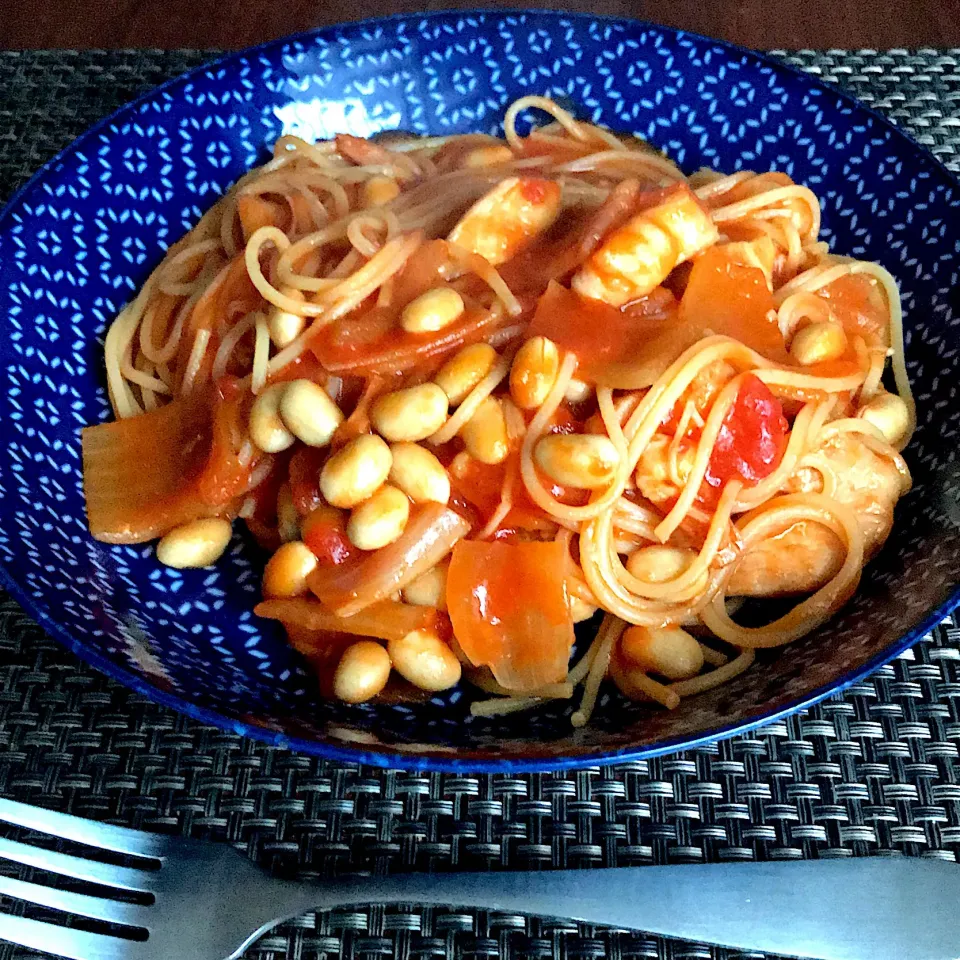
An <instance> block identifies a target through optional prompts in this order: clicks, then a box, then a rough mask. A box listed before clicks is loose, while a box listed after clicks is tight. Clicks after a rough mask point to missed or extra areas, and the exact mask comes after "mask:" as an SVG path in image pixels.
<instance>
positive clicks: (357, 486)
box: [320, 433, 393, 508]
mask: <svg viewBox="0 0 960 960" xmlns="http://www.w3.org/2000/svg"><path fill="white" fill-rule="evenodd" d="M392 464H393V455H392V454H391V453H390V448H389V447H388V446H387V445H386V443H384V442H383V440H381V439H380V437H378V436H375V435H374V434H370V433H365V434H363V435H361V436H359V437H354V439H353V440H351V441H350V442H349V443H348V444H346V446H344V447H343V449H342V450H338V451H337V452H336V453H335V454H334V455H333V456H332V457H331V458H330V459H329V460H328V461H327V462H326V463H325V464H324V466H323V470H322V471H321V472H320V492H321V493H322V494H323V496H324V498H325V499H326V501H327V503H329V504H330V505H331V506H333V507H344V508H349V507H355V506H356V505H357V504H358V503H362V502H363V501H364V500H366V499H367V498H368V497H370V496H371V494H373V493H374V491H376V490H377V489H378V488H379V487H380V486H381V485H382V484H383V483H384V481H385V480H386V479H387V476H388V475H389V473H390V467H391V465H392Z"/></svg>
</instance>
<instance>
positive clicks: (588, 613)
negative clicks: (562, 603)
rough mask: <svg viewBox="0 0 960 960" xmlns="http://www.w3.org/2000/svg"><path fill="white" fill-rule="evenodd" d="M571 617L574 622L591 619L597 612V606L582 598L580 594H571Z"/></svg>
mask: <svg viewBox="0 0 960 960" xmlns="http://www.w3.org/2000/svg"><path fill="white" fill-rule="evenodd" d="M569 604H570V618H571V619H572V620H573V622H574V623H582V622H583V621H584V620H589V619H590V618H591V617H592V616H593V615H594V614H595V613H596V612H597V608H596V607H595V606H593V604H591V603H587V601H586V600H581V599H580V598H579V597H578V596H575V595H573V594H571V595H570V600H569Z"/></svg>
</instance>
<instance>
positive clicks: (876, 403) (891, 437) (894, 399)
mask: <svg viewBox="0 0 960 960" xmlns="http://www.w3.org/2000/svg"><path fill="white" fill-rule="evenodd" d="M857 416H858V417H860V418H861V419H862V420H866V421H867V423H870V424H872V425H873V426H875V427H876V428H877V429H878V430H879V431H880V432H881V433H882V434H883V436H884V439H885V440H886V441H887V443H890V444H893V446H899V445H900V443H901V442H902V441H903V438H904V437H905V436H906V435H907V431H908V430H909V429H910V411H909V409H908V408H907V405H906V404H905V403H904V402H903V400H901V399H900V397H898V396H897V395H896V394H895V393H880V394H878V395H877V396H875V397H874V398H873V399H872V400H870V401H868V402H867V403H865V404H864V405H863V406H862V407H861V408H860V409H859V410H858V411H857Z"/></svg>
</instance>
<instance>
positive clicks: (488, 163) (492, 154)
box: [463, 143, 513, 170]
mask: <svg viewBox="0 0 960 960" xmlns="http://www.w3.org/2000/svg"><path fill="white" fill-rule="evenodd" d="M512 159H513V151H512V150H511V149H510V148H509V147H508V146H507V145H506V144H504V143H495V144H491V145H490V146H489V147H475V148H474V149H473V150H471V151H470V152H469V153H468V154H467V155H466V156H465V157H464V158H463V165H464V166H465V167H467V168H468V169H470V170H476V169H479V168H482V167H495V166H499V165H500V164H503V163H509V162H510V161H511V160H512Z"/></svg>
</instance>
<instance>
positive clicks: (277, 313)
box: [267, 287, 307, 348]
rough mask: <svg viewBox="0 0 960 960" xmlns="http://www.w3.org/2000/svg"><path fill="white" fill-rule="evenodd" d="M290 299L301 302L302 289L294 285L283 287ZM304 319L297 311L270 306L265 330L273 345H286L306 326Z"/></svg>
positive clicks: (302, 299)
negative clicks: (292, 311)
mask: <svg viewBox="0 0 960 960" xmlns="http://www.w3.org/2000/svg"><path fill="white" fill-rule="evenodd" d="M281 292H282V293H283V294H284V295H285V296H287V297H289V298H290V299H291V300H296V301H297V302H299V303H303V301H304V296H303V291H302V290H298V289H297V288H296V287H284V288H283V290H282V291H281ZM306 323H307V321H306V319H305V318H304V317H301V316H300V314H298V313H291V312H290V311H289V310H284V309H282V308H281V307H276V306H275V307H272V308H271V310H270V313H269V314H268V315H267V331H268V332H269V334H270V339H271V340H272V341H273V344H274V346H275V347H278V348H283V347H288V346H289V345H290V344H291V343H293V341H294V340H296V339H297V337H299V336H300V334H301V333H303V328H304V327H305V326H306Z"/></svg>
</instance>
